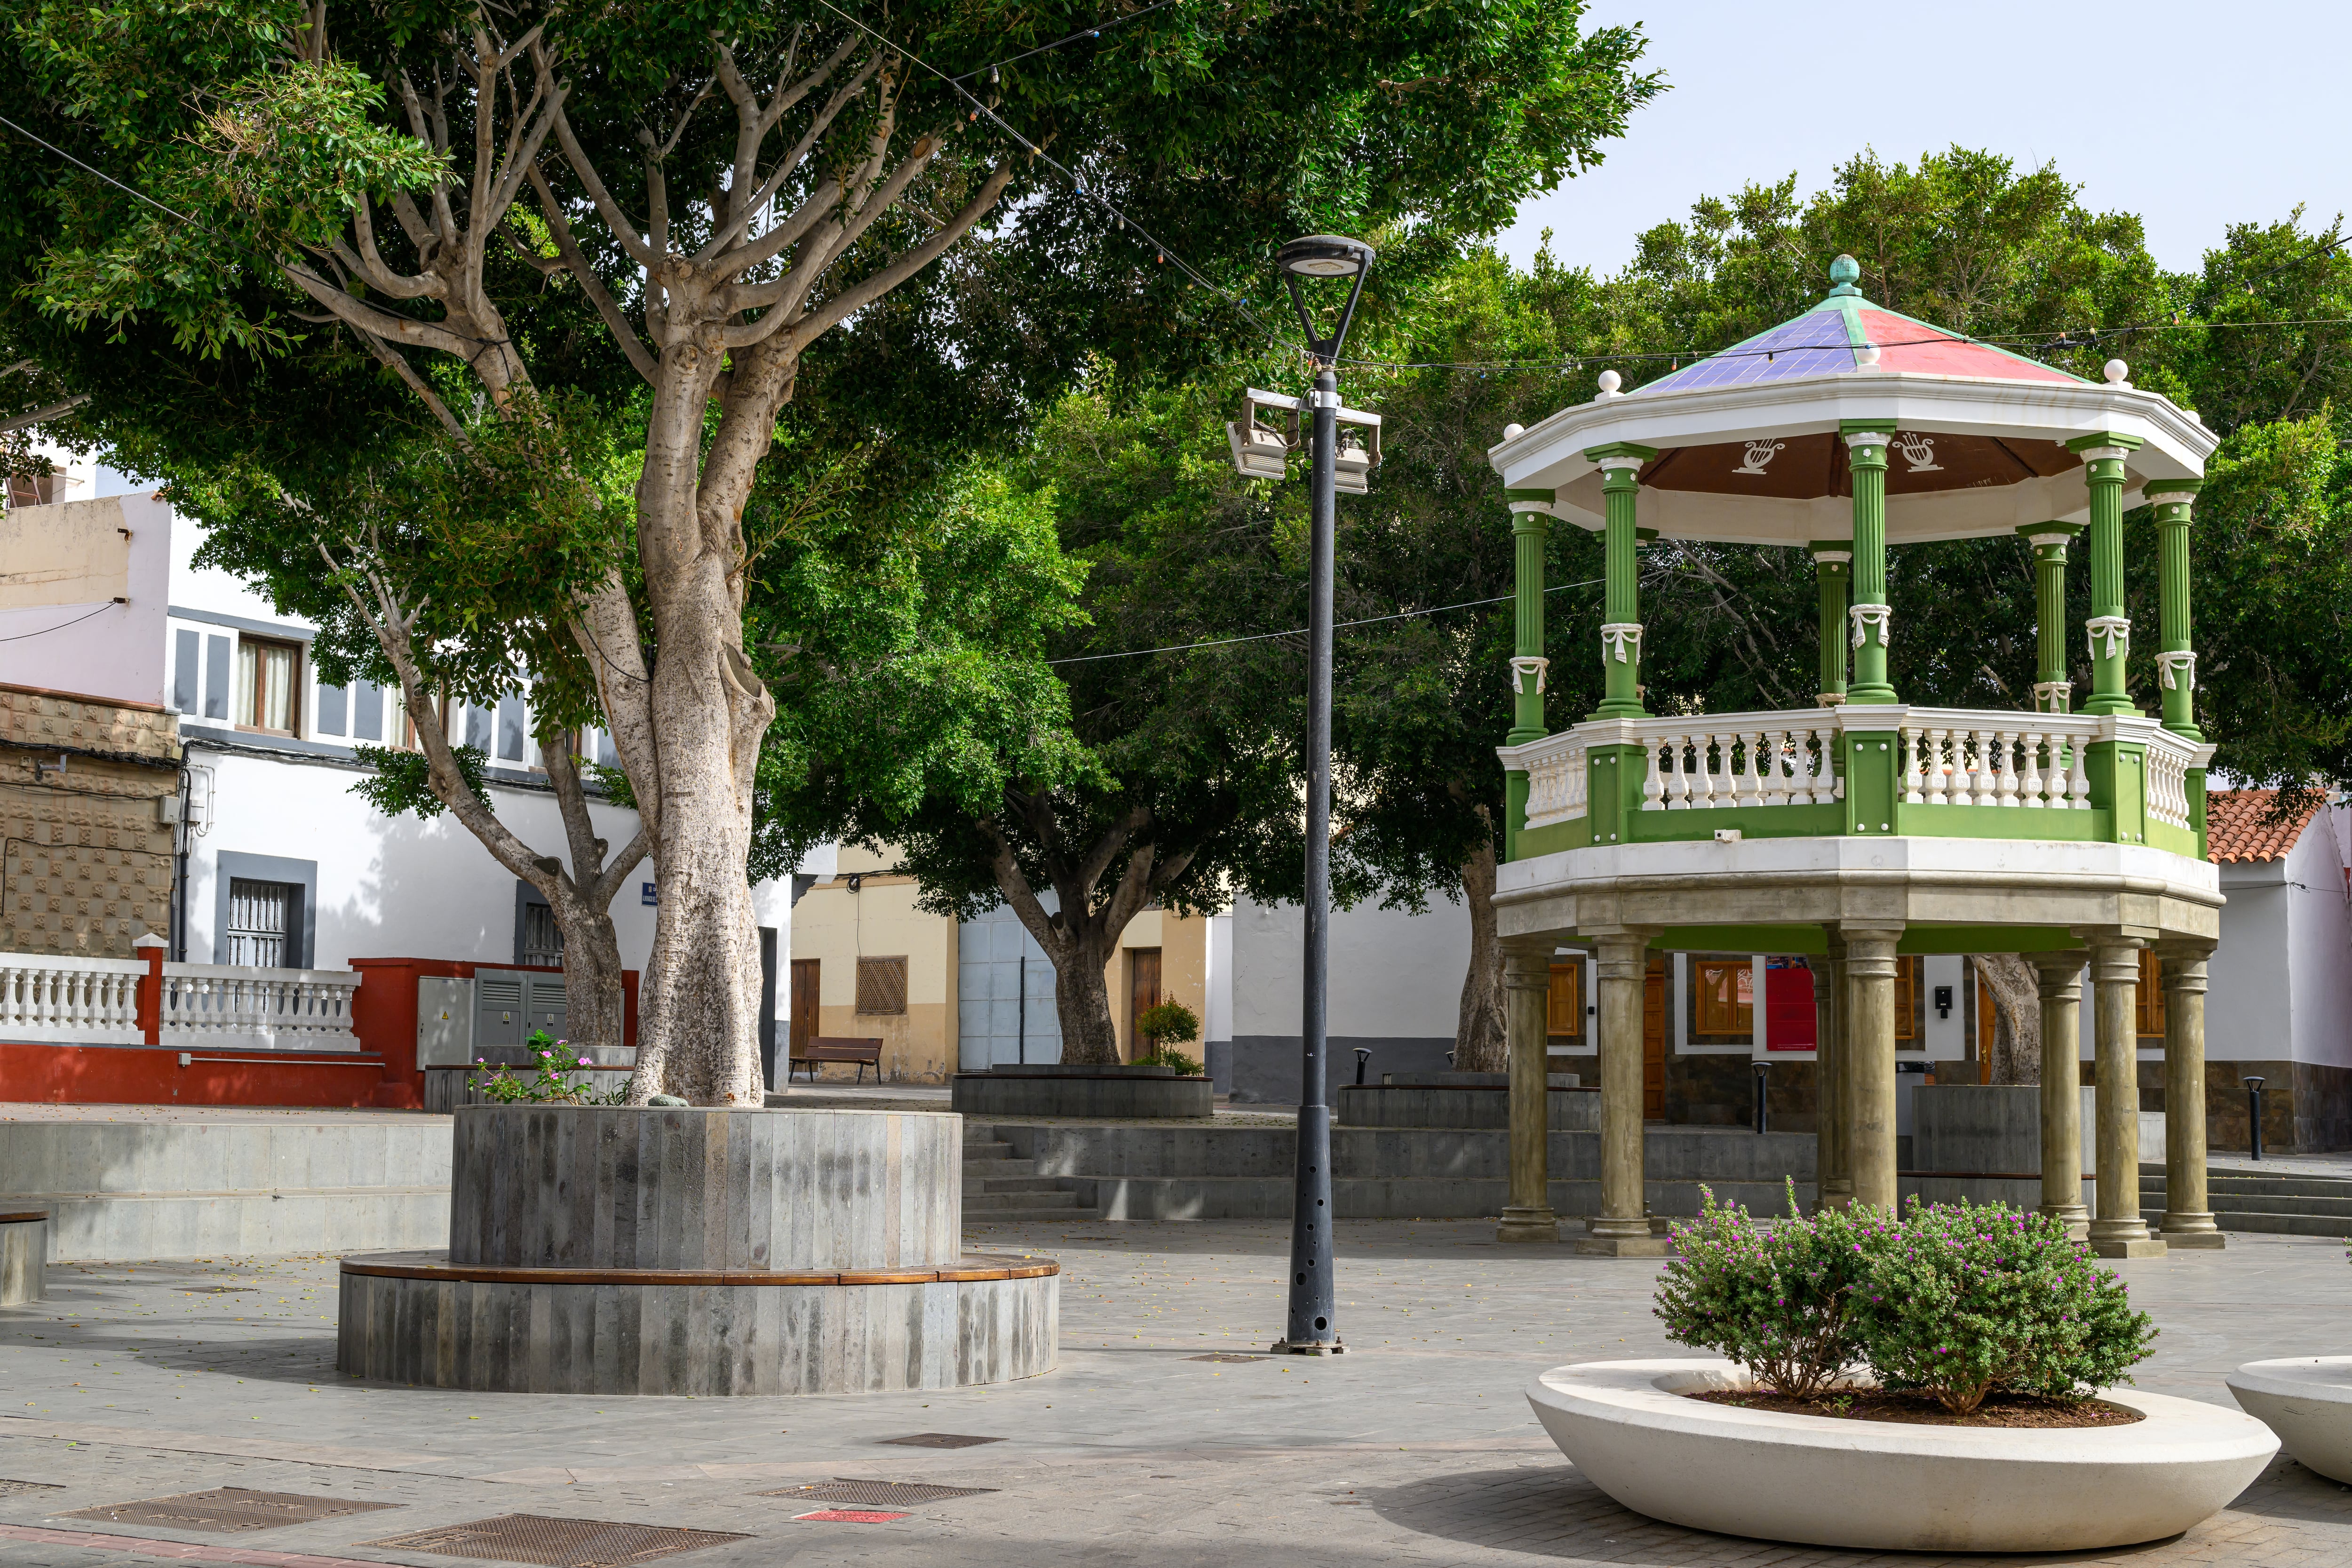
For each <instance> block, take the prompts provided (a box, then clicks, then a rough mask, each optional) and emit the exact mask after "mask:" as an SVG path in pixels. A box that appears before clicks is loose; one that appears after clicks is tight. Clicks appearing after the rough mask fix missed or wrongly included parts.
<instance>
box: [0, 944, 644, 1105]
mask: <svg viewBox="0 0 2352 1568" xmlns="http://www.w3.org/2000/svg"><path fill="white" fill-rule="evenodd" d="M157 951H158V952H160V950H157ZM351 966H352V969H354V970H356V971H358V973H359V976H360V985H359V989H358V991H356V992H354V993H353V994H352V1033H354V1034H356V1035H357V1036H358V1037H359V1039H360V1049H359V1054H358V1055H356V1056H343V1055H340V1054H327V1053H305V1052H296V1051H235V1050H219V1049H215V1050H203V1049H194V1048H192V1049H190V1050H188V1051H186V1052H183V1051H182V1050H181V1049H180V1048H179V1047H176V1046H167V1047H158V1048H150V1047H133V1046H57V1045H44V1044H37V1043H34V1042H28V1041H0V1100H37V1101H46V1102H47V1103H50V1104H59V1105H278V1106H325V1107H338V1108H340V1107H354V1106H380V1107H383V1108H385V1109H388V1110H422V1109H423V1108H424V1105H425V1074H424V1072H423V1070H422V1069H420V1068H418V1067H417V1065H416V982H417V981H418V979H419V978H421V977H423V976H426V975H437V976H441V977H444V978H449V979H458V980H470V979H472V978H473V975H474V970H475V968H476V967H477V966H476V965H474V964H472V963H456V962H452V961H449V960H444V959H434V958H355V959H353V960H352V962H351ZM485 967H490V968H504V967H506V966H505V965H502V964H494V965H487V966H485ZM160 973H161V966H160V963H158V964H157V965H156V972H155V975H154V976H150V977H149V978H146V979H142V982H141V984H140V991H139V996H140V1007H141V1016H142V1021H143V1022H145V1023H147V1024H148V1025H149V1026H150V1029H151V1034H152V1025H153V1021H154V1019H155V1017H156V1016H157V1015H159V1014H160V1013H161V1011H162V1002H161V991H162V986H161V982H160V978H157V976H160ZM621 990H622V994H623V995H624V997H625V1003H624V1007H625V1013H624V1016H623V1027H624V1028H625V1030H626V1031H627V1038H628V1040H629V1042H630V1043H631V1044H635V1041H636V1037H637V972H636V971H635V970H634V969H632V970H627V971H625V972H624V973H623V974H622V975H621ZM182 1055H186V1056H188V1057H189V1058H191V1060H190V1062H189V1064H188V1065H187V1066H186V1067H182V1066H181V1065H180V1058H181V1057H182Z"/></svg>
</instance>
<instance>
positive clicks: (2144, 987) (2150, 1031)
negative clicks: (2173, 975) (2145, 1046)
mask: <svg viewBox="0 0 2352 1568" xmlns="http://www.w3.org/2000/svg"><path fill="white" fill-rule="evenodd" d="M2139 1032H2140V1033H2141V1034H2143V1035H2161V1034H2163V1033H2164V961H2163V960H2162V959H2160V958H2158V957H2157V956H2156V954H2154V953H2152V952H2148V951H2147V949H2146V948H2142V949H2140V953H2139Z"/></svg>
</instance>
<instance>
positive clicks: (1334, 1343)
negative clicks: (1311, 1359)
mask: <svg viewBox="0 0 2352 1568" xmlns="http://www.w3.org/2000/svg"><path fill="white" fill-rule="evenodd" d="M1276 262H1277V264H1278V265H1279V266H1280V267H1281V268H1282V271H1283V277H1284V280H1285V281H1286V283H1288V285H1289V286H1290V300H1291V303H1292V304H1293V305H1294V306H1295V307H1297V311H1298V324H1299V326H1300V327H1301V328H1302V329H1303V330H1304V331H1305V332H1306V334H1307V352H1308V353H1310V354H1311V355H1312V356H1313V358H1314V361H1315V391H1314V394H1313V395H1312V397H1311V398H1310V399H1309V405H1310V409H1311V412H1312V414H1313V417H1314V426H1313V440H1314V456H1315V468H1314V475H1313V478H1312V479H1311V481H1310V488H1309V489H1308V491H1307V495H1308V500H1307V519H1308V525H1309V533H1310V536H1311V542H1310V545H1309V550H1308V566H1307V648H1308V652H1307V933H1306V934H1307V952H1306V961H1307V972H1306V973H1305V975H1304V976H1303V977H1302V983H1301V985H1300V997H1301V1005H1300V1017H1299V1036H1300V1040H1301V1051H1300V1062H1299V1082H1298V1148H1297V1163H1296V1187H1295V1191H1296V1194H1297V1195H1296V1196H1295V1197H1294V1198H1293V1200H1292V1206H1291V1215H1290V1312H1289V1320H1288V1322H1287V1324H1286V1331H1285V1332H1284V1334H1283V1337H1282V1338H1281V1340H1279V1341H1278V1342H1276V1344H1275V1346H1274V1348H1275V1350H1276V1351H1277V1352H1287V1353H1290V1354H1294V1355H1336V1354H1338V1353H1339V1352H1341V1351H1343V1350H1345V1349H1346V1348H1347V1347H1346V1346H1345V1345H1343V1344H1341V1343H1340V1341H1339V1326H1338V1316H1339V1314H1338V1309H1337V1303H1336V1302H1335V1300H1334V1298H1333V1290H1334V1284H1333V1269H1332V1261H1331V1108H1330V1106H1329V1105H1328V1104H1327V1103H1326V1101H1327V1100H1328V1095H1329V1089H1328V1083H1329V1079H1328V1073H1327V1067H1326V1062H1325V1058H1326V1055H1327V1049H1328V1039H1327V1035H1328V1023H1329V1005H1328V1002H1329V992H1328V969H1329V957H1330V928H1331V572H1332V531H1333V507H1334V501H1333V494H1334V491H1335V489H1336V479H1335V475H1336V470H1337V466H1338V460H1339V345H1340V344H1341V343H1342V342H1345V341H1346V340H1347V336H1348V326H1349V322H1350V321H1354V320H1355V315H1356V303H1357V301H1358V300H1360V299H1362V298H1363V293H1364V277H1365V274H1366V273H1368V272H1370V270H1371V266H1372V247H1370V246H1369V245H1366V244H1364V243H1363V242H1362V241H1360V240H1354V239H1345V238H1341V237H1339V236H1337V235H1328V234H1318V235H1309V236H1308V237H1306V238H1304V239H1294V240H1292V241H1291V242H1290V243H1289V244H1288V245H1286V246H1284V247H1282V250H1281V252H1280V254H1279V255H1278V256H1277V257H1276ZM1318 278H1328V279H1342V278H1344V279H1352V283H1351V285H1350V287H1349V290H1348V302H1347V304H1346V305H1345V306H1344V307H1343V308H1342V309H1341V310H1340V311H1339V324H1338V326H1336V327H1335V328H1333V329H1332V331H1331V332H1330V333H1329V334H1328V336H1326V335H1325V334H1323V333H1321V332H1318V331H1316V328H1315V317H1314V314H1313V312H1312V311H1310V310H1308V309H1307V291H1306V283H1307V279H1318Z"/></svg>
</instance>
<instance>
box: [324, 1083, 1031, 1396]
mask: <svg viewBox="0 0 2352 1568" xmlns="http://www.w3.org/2000/svg"><path fill="white" fill-rule="evenodd" d="M451 1155H452V1158H451V1172H450V1174H451V1188H450V1202H449V1208H450V1221H449V1241H450V1247H449V1250H448V1251H447V1252H446V1253H422V1252H412V1253H374V1254H362V1255H359V1256H356V1257H352V1258H344V1259H343V1266H342V1289H341V1326H340V1331H339V1334H338V1338H337V1344H336V1356H335V1364H336V1366H337V1368H338V1369H339V1370H341V1371H342V1372H345V1373H351V1374H352V1375H354V1376H358V1377H370V1378H381V1379H386V1380H390V1381H394V1382H400V1383H409V1384H425V1385H427V1386H431V1387H436V1388H467V1389H481V1390H496V1391H502V1392H509V1393H533V1394H856V1393H868V1392H873V1393H878V1392H882V1391H886V1390H893V1389H915V1388H955V1387H960V1386H965V1385H969V1384H985V1383H1003V1382H1006V1381H1009V1380H1011V1379H1013V1378H1021V1377H1034V1376H1035V1375H1036V1374H1038V1373H1043V1372H1049V1371H1051V1370H1052V1369H1053V1366H1054V1363H1055V1346H1056V1342H1057V1339H1058V1332H1059V1312H1060V1286H1061V1280H1060V1279H1059V1275H1060V1272H1061V1270H1060V1268H1059V1266H1058V1265H1056V1264H1055V1262H1054V1261H1053V1260H1052V1259H1050V1258H1011V1257H994V1256H986V1255H978V1256H975V1255H967V1254H965V1253H964V1251H963V1248H962V1207H963V1122H962V1119H961V1118H960V1117H956V1116H951V1115H940V1114H936V1113H933V1114H922V1113H908V1112H898V1111H875V1110H720V1109H704V1108H700V1107H685V1106H644V1107H637V1106H630V1107H602V1106H599V1107H586V1106H550V1105H469V1106H463V1107H460V1108H459V1109H458V1110H457V1127H456V1131H455V1136H454V1139H453V1142H452V1148H451Z"/></svg>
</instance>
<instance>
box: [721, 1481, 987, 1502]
mask: <svg viewBox="0 0 2352 1568" xmlns="http://www.w3.org/2000/svg"><path fill="white" fill-rule="evenodd" d="M994 1490H995V1488H994V1487H933V1486H923V1485H919V1484H918V1483H916V1482H912V1481H858V1480H852V1479H849V1478H848V1477H847V1476H836V1477H835V1478H834V1479H832V1480H829V1481H812V1482H811V1483H809V1484H808V1485H807V1486H804V1487H785V1488H783V1489H781V1490H778V1491H772V1492H761V1494H760V1495H761V1497H782V1498H793V1499H801V1498H805V1499H807V1500H809V1501H811V1502H854V1503H866V1504H870V1505H872V1506H874V1507H877V1508H908V1507H911V1506H912V1505H914V1504H916V1503H921V1502H945V1501H947V1500H949V1499H950V1498H960V1497H979V1496H981V1495H982V1494H983V1493H986V1492H992V1491H994Z"/></svg>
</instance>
